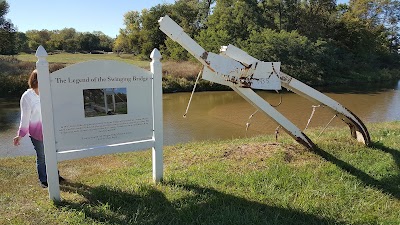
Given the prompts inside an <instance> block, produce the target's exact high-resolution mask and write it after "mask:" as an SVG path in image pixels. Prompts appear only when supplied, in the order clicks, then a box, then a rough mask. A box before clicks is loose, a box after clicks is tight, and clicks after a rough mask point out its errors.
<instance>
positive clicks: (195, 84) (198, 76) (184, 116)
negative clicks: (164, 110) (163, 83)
mask: <svg viewBox="0 0 400 225" xmlns="http://www.w3.org/2000/svg"><path fill="white" fill-rule="evenodd" d="M201 72H203V69H201V70H200V72H199V74H198V75H197V78H196V82H195V83H194V86H193V90H192V94H191V95H190V99H189V102H188V105H187V107H186V111H185V114H183V118H186V115H187V113H188V111H189V106H190V103H191V102H192V97H193V94H194V90H195V89H196V86H197V82H198V81H199V78H200V75H201Z"/></svg>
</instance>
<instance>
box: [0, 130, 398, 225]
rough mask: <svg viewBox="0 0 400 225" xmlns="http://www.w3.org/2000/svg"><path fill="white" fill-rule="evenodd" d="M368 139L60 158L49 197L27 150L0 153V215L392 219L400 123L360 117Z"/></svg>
mask: <svg viewBox="0 0 400 225" xmlns="http://www.w3.org/2000/svg"><path fill="white" fill-rule="evenodd" d="M367 127H368V128H369V130H370V134H371V137H372V141H373V145H372V147H371V148H367V147H364V146H363V145H361V144H358V143H356V142H355V140H353V139H351V138H350V135H349V130H348V129H347V128H344V127H343V128H330V129H329V130H327V131H325V133H324V134H323V135H322V136H321V137H320V138H317V135H318V134H319V130H318V129H315V130H310V131H307V134H308V135H309V136H310V137H311V139H313V140H314V141H315V142H316V143H317V144H318V146H319V147H320V150H318V151H316V152H310V151H308V150H306V149H304V148H303V147H302V146H300V145H298V144H297V143H294V141H293V140H292V139H291V138H289V137H288V136H287V135H282V136H281V137H280V139H279V142H278V143H277V142H275V140H274V137H273V136H272V135H271V136H265V137H258V138H251V139H237V140H228V141H213V142H196V143H188V144H181V145H175V146H167V147H165V148H164V151H165V155H164V168H165V173H164V181H163V182H162V183H160V184H157V185H155V184H153V182H152V180H151V176H152V172H151V152H150V151H144V152H136V153H125V154H113V155H105V156H100V157H91V158H85V159H80V160H72V161H66V162H61V163H60V171H61V173H62V175H63V176H65V177H66V178H67V179H68V182H67V183H65V184H62V186H61V190H62V192H61V196H62V198H63V201H62V202H60V203H57V204H53V203H52V202H50V201H49V200H48V193H47V189H42V188H40V187H39V185H38V184H37V181H36V175H35V165H34V164H35V163H34V157H17V158H2V159H0V164H1V166H0V177H1V181H0V182H1V185H0V193H1V197H0V205H1V207H0V224H400V214H399V212H400V142H399V138H400V122H391V123H380V124H367Z"/></svg>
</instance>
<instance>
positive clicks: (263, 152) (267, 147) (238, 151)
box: [223, 143, 281, 161]
mask: <svg viewBox="0 0 400 225" xmlns="http://www.w3.org/2000/svg"><path fill="white" fill-rule="evenodd" d="M279 149H281V144H279V143H266V144H261V143H260V144H244V145H240V146H235V147H232V148H229V149H226V150H225V152H224V154H223V157H224V158H227V159H234V160H241V159H244V158H252V159H259V160H261V161H263V160H264V159H266V158H269V157H271V156H272V155H274V154H275V153H276V152H277V151H278V150H279Z"/></svg>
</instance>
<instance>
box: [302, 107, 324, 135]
mask: <svg viewBox="0 0 400 225" xmlns="http://www.w3.org/2000/svg"><path fill="white" fill-rule="evenodd" d="M320 106H321V105H313V106H312V108H313V109H312V112H311V115H310V118H309V119H308V121H307V125H306V128H304V130H306V129H307V127H308V125H309V124H310V122H311V119H312V118H313V116H314V113H315V109H316V108H318V107H320Z"/></svg>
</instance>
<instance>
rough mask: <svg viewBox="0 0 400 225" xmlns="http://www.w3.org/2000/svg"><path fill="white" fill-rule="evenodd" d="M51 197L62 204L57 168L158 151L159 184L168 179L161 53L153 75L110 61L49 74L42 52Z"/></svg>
mask: <svg viewBox="0 0 400 225" xmlns="http://www.w3.org/2000/svg"><path fill="white" fill-rule="evenodd" d="M36 57H37V58H38V61H37V62H36V67H37V71H38V80H39V92H40V102H41V110H42V118H43V141H44V146H45V155H46V168H47V181H48V184H49V196H50V199H52V200H57V201H58V200H60V199H61V198H60V186H59V180H58V166H57V163H58V162H59V161H63V160H70V159H77V158H83V157H89V156H97V155H103V154H110V153H117V152H128V151H137V150H143V149H150V148H152V160H153V180H154V181H155V182H158V181H160V180H161V179H162V176H163V120H162V118H163V116H162V86H161V84H162V80H161V79H162V72H161V62H160V59H161V54H160V52H159V51H158V50H157V49H154V50H153V52H152V53H151V56H150V57H151V58H152V62H151V64H150V67H151V72H150V71H147V70H144V69H142V68H139V67H136V66H133V65H130V64H127V63H122V62H118V61H110V60H98V61H88V62H83V63H78V64H74V65H71V66H68V67H66V68H64V69H61V70H58V71H56V72H53V73H51V74H49V64H48V62H47V61H46V57H47V53H46V51H45V49H44V48H43V47H42V46H39V48H38V49H37V51H36Z"/></svg>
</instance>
